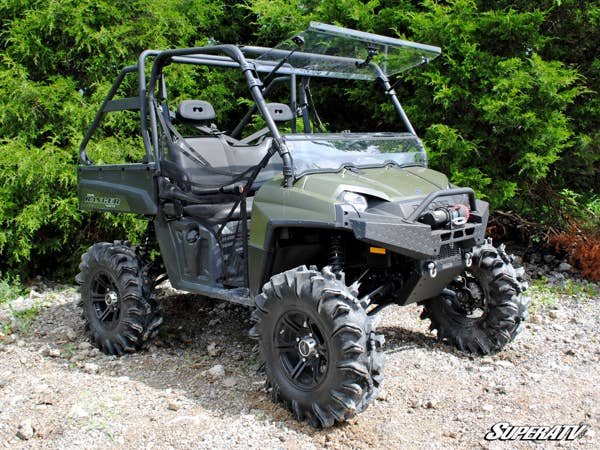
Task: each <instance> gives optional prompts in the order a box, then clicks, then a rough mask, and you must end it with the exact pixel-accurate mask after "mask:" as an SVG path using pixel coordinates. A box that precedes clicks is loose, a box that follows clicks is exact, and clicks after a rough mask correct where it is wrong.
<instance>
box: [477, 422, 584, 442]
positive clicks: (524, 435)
mask: <svg viewBox="0 0 600 450" xmlns="http://www.w3.org/2000/svg"><path fill="white" fill-rule="evenodd" d="M586 430H587V425H586V424H579V425H554V426H515V425H511V424H510V423H497V424H495V425H493V426H492V429H491V431H489V432H488V433H487V434H486V435H485V440H486V441H495V440H499V441H562V440H565V441H572V440H574V439H577V438H578V437H581V436H583V435H584V434H585V431H586Z"/></svg>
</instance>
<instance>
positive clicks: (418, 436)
mask: <svg viewBox="0 0 600 450" xmlns="http://www.w3.org/2000/svg"><path fill="white" fill-rule="evenodd" d="M577 286H579V285H578V284H577V283H572V284H570V287H568V288H566V289H564V290H563V293H562V294H557V293H556V292H555V290H550V289H549V288H548V289H546V288H544V287H543V286H541V287H539V286H538V288H537V289H534V290H532V291H533V293H534V303H533V305H532V307H531V309H530V310H531V311H532V313H533V314H532V320H531V321H530V322H529V323H528V324H527V326H526V328H525V330H524V331H523V333H522V334H521V335H520V336H519V337H518V338H517V340H516V341H515V342H514V343H512V344H510V345H509V346H508V347H507V348H506V349H505V351H503V352H501V353H499V354H497V355H493V356H489V357H472V356H469V355H465V354H461V353H459V352H456V351H454V350H453V349H451V348H450V347H448V346H446V345H444V344H440V343H438V342H436V340H435V336H434V335H433V334H431V333H430V332H429V331H428V322H424V321H421V320H419V308H418V307H417V306H409V307H404V308H400V307H390V308H387V309H386V310H384V311H383V312H382V313H381V321H380V326H379V329H380V330H382V331H383V333H384V334H385V336H386V339H387V342H386V347H385V352H386V354H387V365H386V370H385V382H384V391H383V392H382V393H381V394H380V396H379V398H378V399H377V400H376V401H374V402H373V404H372V405H371V406H370V407H369V409H368V410H367V411H366V412H365V413H363V414H361V415H359V416H358V417H357V418H355V419H353V420H351V421H349V422H347V423H345V424H343V425H340V426H337V427H335V428H332V429H327V430H313V429H311V428H310V427H309V426H308V425H307V424H305V423H298V422H296V421H295V420H293V419H292V417H291V415H290V414H289V413H288V412H286V411H285V410H284V409H283V408H282V407H280V406H278V405H274V404H272V403H271V402H270V400H268V398H267V395H266V393H265V391H264V388H263V376H262V375H261V374H260V373H258V371H257V369H258V362H257V360H256V358H255V356H254V352H253V346H254V343H253V341H251V340H250V339H249V338H248V335H247V330H248V328H249V320H248V319H249V310H248V309H246V308H243V307H238V306H235V305H229V304H226V303H223V302H219V301H212V300H208V299H204V298H201V297H195V296H191V295H178V294H172V293H171V294H170V295H166V296H165V298H164V300H163V301H162V309H163V314H164V316H165V323H164V324H163V325H162V328H161V332H160V334H159V336H158V339H157V340H156V341H155V342H154V345H152V346H151V347H150V349H149V350H148V351H144V352H141V353H137V354H132V355H128V356H124V357H121V358H115V357H108V356H105V355H102V354H100V353H99V352H98V351H97V350H95V349H93V348H91V346H90V345H89V344H88V342H87V339H86V337H85V336H84V334H83V327H82V321H81V319H80V318H79V314H80V312H79V309H78V308H77V306H76V303H77V297H78V295H77V293H76V290H75V289H74V288H72V287H71V288H69V287H57V288H53V289H46V290H44V292H43V293H37V292H36V291H35V290H32V294H31V295H30V296H29V297H27V298H22V299H18V300H17V301H15V302H13V303H12V305H11V308H12V310H18V309H19V308H26V307H30V306H31V305H32V304H33V305H42V306H41V311H40V313H39V315H38V316H37V318H36V319H35V320H34V321H33V322H32V323H31V324H29V325H27V324H25V325H22V326H21V328H22V329H21V330H20V331H18V332H16V333H14V334H10V335H3V334H1V333H0V447H2V446H3V447H6V448H103V449H104V448H128V449H129V448H148V449H150V448H157V449H163V448H235V447H239V448H260V449H263V448H290V449H305V448H306V449H311V448H323V447H327V448H378V449H379V448H436V449H438V448H492V449H495V448H499V449H500V448H501V449H506V448H540V447H544V448H545V447H553V446H565V447H574V448H590V449H596V448H599V446H600V441H599V436H600V435H599V431H600V430H599V426H600V409H599V406H598V404H599V400H600V392H599V387H600V370H599V369H600V345H599V344H598V339H599V335H598V330H599V329H600V298H598V292H600V291H599V290H596V294H592V295H595V298H594V297H590V295H589V294H587V295H586V291H589V289H579V288H577ZM10 314H11V310H9V309H8V308H7V305H6V304H5V305H4V307H3V308H0V322H2V321H4V322H6V321H10ZM0 329H1V328H0ZM497 422H509V423H511V424H515V425H556V424H579V423H582V422H583V423H586V424H587V425H588V429H587V432H586V434H585V435H584V436H583V437H581V438H579V439H577V440H575V441H573V442H558V443H552V444H550V443H548V442H542V443H537V444H536V443H532V442H525V441H519V442H508V443H506V442H505V443H502V442H499V441H493V442H487V441H485V440H484V436H485V434H486V433H487V432H488V431H489V430H490V427H491V426H492V425H493V424H495V423H497Z"/></svg>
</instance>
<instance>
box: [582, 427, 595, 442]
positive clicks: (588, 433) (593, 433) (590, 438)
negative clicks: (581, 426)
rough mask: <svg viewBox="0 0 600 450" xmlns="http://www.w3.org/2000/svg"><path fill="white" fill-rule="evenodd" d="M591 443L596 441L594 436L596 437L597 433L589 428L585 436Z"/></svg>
mask: <svg viewBox="0 0 600 450" xmlns="http://www.w3.org/2000/svg"><path fill="white" fill-rule="evenodd" d="M584 436H585V437H587V438H588V439H589V440H590V441H592V440H594V436H596V432H595V431H594V430H592V429H590V428H588V429H587V430H586V432H585V434H584Z"/></svg>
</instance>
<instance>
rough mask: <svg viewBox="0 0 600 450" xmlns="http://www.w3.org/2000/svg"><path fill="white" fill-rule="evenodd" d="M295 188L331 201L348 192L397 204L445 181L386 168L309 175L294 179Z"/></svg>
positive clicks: (428, 173) (419, 170) (423, 172)
mask: <svg viewBox="0 0 600 450" xmlns="http://www.w3.org/2000/svg"><path fill="white" fill-rule="evenodd" d="M296 186H298V187H301V189H303V190H304V191H308V192H313V193H315V194H319V195H322V196H324V197H327V198H329V199H330V200H334V201H335V199H337V198H338V196H339V195H340V194H341V192H342V191H352V192H356V193H360V194H365V195H370V196H373V197H377V198H380V199H382V200H387V201H399V200H406V199H410V198H420V197H424V196H427V195H428V194H430V193H431V192H434V191H437V190H440V189H447V188H448V178H447V177H446V176H445V175H443V174H441V173H439V172H435V171H434V170H431V169H427V168H425V167H407V168H404V169H401V168H399V167H396V166H387V167H383V168H377V169H360V170H358V171H351V170H343V171H341V172H338V173H319V174H311V175H307V176H305V177H303V178H301V179H300V180H298V181H297V182H296V184H295V186H294V187H296Z"/></svg>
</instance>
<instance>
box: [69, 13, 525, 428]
mask: <svg viewBox="0 0 600 450" xmlns="http://www.w3.org/2000/svg"><path fill="white" fill-rule="evenodd" d="M439 53H440V49H439V48H437V47H432V46H428V45H423V44H416V43H412V42H406V41H402V40H398V39H393V38H389V37H385V36H379V35H374V34H369V33H363V32H359V31H354V30H348V29H344V28H339V27H335V26H331V25H324V24H318V23H311V25H310V27H309V29H308V30H306V31H305V32H303V33H300V34H299V35H297V36H295V37H294V38H292V39H291V40H289V41H287V42H284V43H282V44H281V45H279V46H277V47H275V48H262V47H251V46H235V45H212V46H206V47H200V48H183V49H175V50H164V51H152V50H148V51H145V52H143V53H142V54H141V55H140V57H139V61H138V64H137V65H135V66H130V67H126V68H124V69H123V70H122V71H121V73H120V75H119V77H118V78H117V80H116V81H115V83H114V85H113V87H112V88H111V90H110V92H109V94H108V95H107V97H106V99H105V101H104V103H103V104H102V106H101V108H100V111H99V112H98V114H97V116H96V118H95V120H94V123H93V124H92V126H91V127H90V129H89V131H88V132H87V134H86V136H85V138H84V140H83V142H82V145H81V148H80V156H81V162H82V165H81V166H80V167H79V170H78V175H79V178H78V179H79V184H78V187H79V201H80V206H81V208H82V209H86V210H92V211H111V212H120V213H134V214H138V215H142V216H144V217H146V218H147V219H148V222H149V227H148V235H147V237H146V238H145V240H144V242H142V243H141V244H139V245H131V244H130V243H128V242H121V241H117V242H114V243H99V244H95V245H93V246H92V247H90V249H89V250H88V252H87V253H86V254H84V255H83V256H82V262H81V265H80V273H79V274H78V276H77V282H78V283H79V284H80V285H81V300H82V302H81V304H82V307H83V311H84V318H85V323H86V329H87V330H88V332H89V336H90V339H91V341H92V342H93V343H94V345H96V346H97V347H98V348H100V349H101V350H102V351H104V352H105V353H108V354H122V353H123V352H128V351H135V350H138V349H141V348H143V347H144V346H145V345H146V344H147V343H148V342H149V340H150V339H151V338H152V337H153V336H154V335H155V334H156V331H157V328H158V326H159V325H160V323H161V322H162V319H161V317H160V316H159V314H158V306H159V305H158V302H157V300H156V298H155V296H154V293H153V291H154V288H155V286H157V285H158V284H159V283H161V282H162V281H164V280H165V279H166V278H168V279H169V281H170V283H171V285H172V286H173V287H174V288H176V289H181V290H185V291H189V292H193V293H197V294H201V295H205V296H209V297H213V298H218V299H224V300H228V301H232V302H237V303H241V304H244V305H248V306H250V307H251V308H252V309H253V310H252V320H253V322H254V326H253V327H252V329H251V330H250V334H251V336H252V337H253V338H256V339H257V340H258V348H259V350H260V357H261V359H262V361H263V362H264V367H265V372H266V378H267V387H268V390H269V392H270V394H271V396H272V398H273V400H274V401H276V402H282V403H283V405H284V406H285V407H286V408H287V409H289V410H290V411H291V412H292V413H293V414H294V415H295V417H296V418H297V419H298V420H304V419H306V420H308V421H309V423H310V424H311V425H313V426H315V427H327V426H331V425H333V424H334V423H335V422H336V421H338V422H339V421H344V420H346V419H348V418H350V417H353V416H354V415H356V414H357V413H359V412H361V411H363V410H364V409H365V408H366V407H367V406H368V404H369V402H370V401H371V399H372V398H373V397H374V396H375V395H376V392H377V389H378V387H379V385H380V383H381V380H382V374H381V370H382V366H383V354H382V345H383V343H384V339H383V336H382V335H380V334H377V332H376V330H375V318H376V314H377V313H378V312H379V311H380V310H381V309H382V308H383V307H385V306H387V305H391V304H399V305H407V304H410V303H418V304H420V305H422V307H423V312H422V316H421V317H422V318H429V319H430V320H431V329H432V330H437V336H438V338H439V339H440V340H443V341H446V342H447V343H449V344H451V345H454V346H456V347H457V348H459V349H460V350H463V351H466V352H472V353H483V354H486V353H490V352H495V351H498V350H500V349H501V348H502V347H504V346H505V345H506V344H507V343H508V342H510V341H511V340H512V339H513V338H514V337H515V336H516V335H517V334H518V333H519V331H520V330H521V328H522V326H523V324H522V322H523V320H524V319H525V318H526V314H527V313H526V309H527V302H528V300H527V298H526V297H524V296H523V292H524V291H525V288H526V284H525V283H524V281H523V270H522V269H514V268H513V266H512V264H511V259H510V257H509V256H508V255H507V254H506V252H505V251H504V248H503V246H500V247H499V248H495V247H494V246H492V244H491V241H490V240H486V238H485V228H486V224H487V220H488V205H487V204H486V203H485V202H483V201H480V200H478V199H476V198H475V194H474V192H473V190H472V189H469V188H458V187H455V186H452V185H450V184H449V182H448V179H447V177H446V176H445V175H443V174H441V173H438V172H435V171H433V170H430V169H428V168H427V158H426V153H425V150H424V148H423V145H422V143H421V141H420V140H419V138H418V137H417V136H416V134H415V131H414V129H413V127H412V125H411V124H410V122H409V120H408V118H407V116H406V114H405V113H404V111H403V109H402V106H401V104H400V102H399V100H398V98H397V96H396V93H395V91H394V89H393V87H392V85H391V84H390V81H389V78H388V77H389V76H392V75H394V74H397V73H399V72H402V71H403V70H406V69H408V68H410V67H413V66H416V65H420V64H423V63H427V62H428V61H430V60H431V59H433V58H435V57H436V56H437V55H438V54H439ZM210 71H225V72H227V73H228V74H234V75H235V74H237V76H238V78H239V80H238V82H237V84H232V89H233V91H234V92H236V93H238V94H239V95H240V96H241V98H245V101H239V102H238V103H239V104H245V105H251V106H246V108H247V110H246V111H240V112H239V114H238V113H235V114H229V115H228V116H227V117H219V115H218V114H217V113H216V112H215V107H214V105H213V104H212V103H211V98H206V97H205V95H203V91H204V92H206V91H210V90H209V89H206V87H207V85H208V83H207V82H206V79H205V78H206V77H207V74H210V73H211V72H210ZM182 74H184V76H183V79H186V77H188V78H187V79H190V78H189V77H191V78H192V79H194V80H198V85H199V86H204V88H205V89H200V88H198V92H196V93H195V94H193V95H191V94H189V93H187V91H189V86H188V87H186V88H180V87H178V85H177V83H178V80H181V79H182ZM126 77H129V78H137V86H138V91H137V92H136V93H135V94H136V95H134V96H132V97H123V96H121V95H119V96H118V97H119V98H116V97H117V94H119V93H120V92H121V91H120V89H122V87H121V85H122V82H123V80H124V79H125V78H126ZM228 79H229V80H234V76H233V75H232V76H230V77H229V78H228ZM319 82H322V83H325V84H327V83H329V84H328V86H330V87H331V86H332V85H333V84H334V83H335V84H338V83H339V84H340V86H344V84H343V83H346V85H348V83H352V86H367V85H368V84H369V83H378V85H379V86H380V88H381V90H382V91H383V93H384V94H385V95H384V97H385V99H386V101H388V102H390V105H391V106H392V110H393V111H395V113H396V114H397V116H398V120H397V122H398V124H399V125H400V128H401V129H403V131H392V132H387V131H386V132H382V131H377V132H364V131H362V130H361V131H359V130H356V131H355V130H344V131H342V132H337V133H336V132H333V131H332V130H331V127H333V126H335V122H336V120H335V117H334V120H332V121H331V123H330V124H328V125H327V127H329V128H330V129H328V130H325V128H326V127H325V126H324V125H323V124H322V121H321V119H320V116H319V112H318V108H317V107H316V105H315V101H314V100H313V94H312V92H311V86H313V87H315V88H316V89H318V87H317V86H318V83H319ZM232 83H233V81H232ZM186 90H187V91H186ZM316 92H330V91H327V90H320V91H316ZM244 93H245V94H244ZM244 96H245V97H244ZM267 99H268V100H267ZM343 100H345V98H336V99H331V100H330V102H331V103H332V104H335V103H337V102H340V101H343ZM225 109H226V110H228V111H230V110H231V108H225ZM346 110H348V111H351V112H352V111H353V114H355V115H356V111H357V108H352V107H350V108H344V107H343V106H342V105H339V106H338V105H336V115H338V116H339V117H342V116H343V113H344V112H345V111H346ZM123 111H134V112H136V113H138V114H139V120H140V122H139V123H140V134H141V141H143V146H144V156H143V158H140V161H138V162H132V163H126V164H113V165H107V164H94V163H93V162H92V160H91V158H90V156H88V152H87V148H88V144H89V143H90V139H91V138H92V136H93V134H94V133H95V131H96V130H97V129H98V128H99V126H100V124H101V122H102V119H103V118H104V116H105V115H106V114H107V113H109V112H111V113H112V112H123ZM236 114H237V115H236ZM219 122H221V123H223V122H227V123H229V124H230V125H231V124H235V123H237V125H236V126H235V127H233V125H231V126H232V130H231V131H230V132H225V131H222V130H221V129H220V127H219ZM360 122H361V120H360V117H358V118H357V117H353V118H352V120H351V121H350V122H346V123H353V124H357V123H358V124H360ZM261 124H262V125H263V127H262V128H260V125H261ZM155 250H159V254H160V257H156V256H153V257H152V256H151V255H156V254H157V252H156V251H155Z"/></svg>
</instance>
